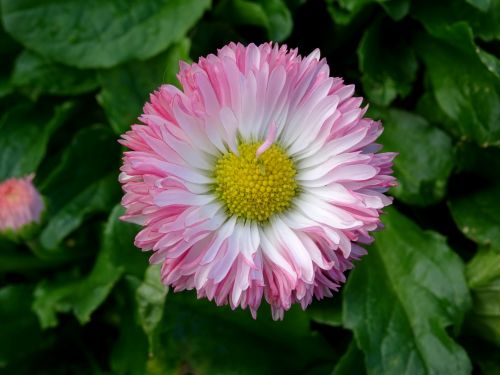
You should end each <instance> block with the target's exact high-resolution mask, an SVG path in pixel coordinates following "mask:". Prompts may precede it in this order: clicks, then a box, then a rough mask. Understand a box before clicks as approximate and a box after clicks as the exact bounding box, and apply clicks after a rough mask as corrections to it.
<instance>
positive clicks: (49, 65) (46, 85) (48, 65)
mask: <svg viewBox="0 0 500 375" xmlns="http://www.w3.org/2000/svg"><path fill="white" fill-rule="evenodd" d="M11 81H12V84H13V85H14V86H16V87H20V88H21V89H22V91H23V92H25V93H26V94H27V95H29V96H30V97H31V98H33V99H36V98H37V97H38V96H39V95H40V94H51V95H78V94H83V93H86V92H89V91H92V90H94V89H96V88H97V77H96V74H95V72H94V71H90V70H78V69H75V68H70V67H67V66H64V65H62V64H57V63H53V62H51V61H50V60H48V59H47V58H44V57H42V56H40V55H38V54H36V53H34V52H31V51H28V50H25V51H23V53H21V54H20V55H19V56H18V57H17V59H16V62H15V65H14V71H13V72H12V78H11Z"/></svg>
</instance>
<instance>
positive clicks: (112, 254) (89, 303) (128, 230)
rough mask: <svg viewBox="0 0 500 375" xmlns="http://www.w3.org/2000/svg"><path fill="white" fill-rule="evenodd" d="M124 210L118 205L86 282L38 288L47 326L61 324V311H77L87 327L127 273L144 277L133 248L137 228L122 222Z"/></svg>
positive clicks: (43, 284) (40, 310) (37, 299)
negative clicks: (94, 313)
mask: <svg viewBox="0 0 500 375" xmlns="http://www.w3.org/2000/svg"><path fill="white" fill-rule="evenodd" d="M122 214H123V209H122V208H121V207H120V206H116V207H115V208H114V209H113V211H112V212H111V215H110V217H109V219H108V222H107V224H106V227H105V229H104V235H103V238H104V239H103V245H102V248H101V250H100V252H99V254H98V257H97V259H96V262H95V264H94V267H93V268H92V271H91V272H90V273H89V274H88V275H87V276H86V277H85V278H83V279H81V278H78V277H66V278H65V279H63V280H54V281H42V282H41V283H40V284H39V285H38V286H37V288H36V291H35V301H34V305H33V307H34V309H35V311H36V313H37V315H38V317H39V319H40V322H41V324H42V326H43V327H53V326H55V325H57V316H56V314H57V312H69V311H73V312H74V314H75V315H76V317H77V318H78V320H79V321H80V322H81V323H82V324H83V323H87V322H88V321H89V320H90V316H91V314H92V313H93V312H94V311H95V310H96V309H97V308H98V307H99V306H100V305H101V304H102V303H103V302H104V301H105V300H106V298H107V297H108V295H109V293H110V292H111V289H112V288H113V286H114V285H115V284H116V282H117V281H118V280H119V279H120V277H121V276H122V275H123V273H125V272H127V273H131V274H134V275H141V274H142V273H144V270H145V268H146V265H147V261H146V259H144V255H143V254H141V252H140V251H139V250H138V249H137V248H135V246H134V245H133V240H134V237H135V235H136V233H137V226H135V225H133V224H128V223H124V222H121V221H120V220H119V217H120V216H121V215H122Z"/></svg>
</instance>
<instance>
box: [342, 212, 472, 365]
mask: <svg viewBox="0 0 500 375" xmlns="http://www.w3.org/2000/svg"><path fill="white" fill-rule="evenodd" d="M384 224H385V229H384V231H383V232H381V233H378V234H377V236H376V241H375V244H376V245H375V246H374V247H373V248H372V249H371V251H370V252H369V255H368V256H366V257H365V258H364V259H363V260H362V261H361V262H360V264H359V265H358V266H357V268H356V269H355V270H354V271H353V272H352V273H351V275H350V276H349V280H348V282H347V285H346V288H345V290H344V293H343V297H344V306H343V307H344V309H343V318H344V324H345V326H346V327H347V328H350V329H352V330H353V331H354V336H355V337H356V341H357V343H358V345H359V347H360V348H361V350H362V351H363V352H364V354H365V362H366V367H367V370H368V373H370V374H426V373H429V372H431V373H453V374H469V373H470V371H471V365H470V363H469V359H468V358H467V355H466V353H465V351H464V350H463V349H462V348H461V347H460V346H459V345H457V344H456V343H455V342H454V341H453V340H452V339H451V338H450V337H449V336H448V334H447V333H446V330H445V328H446V327H447V326H450V325H451V326H453V327H454V328H455V330H456V329H457V328H458V327H459V326H460V324H461V321H462V319H463V316H464V313H465V311H466V310H467V309H468V307H469V306H470V299H469V294H468V290H467V285H466V283H465V277H464V274H463V265H462V263H461V261H460V259H459V258H458V256H457V255H456V254H454V253H453V252H452V251H451V250H450V249H449V248H448V246H447V245H446V242H445V239H444V238H443V237H442V236H440V235H439V234H437V233H435V232H431V231H422V230H421V229H420V228H419V227H418V226H417V225H415V224H414V223H413V222H412V221H411V220H409V219H407V218H406V217H404V216H403V215H401V214H399V213H398V212H397V211H395V210H394V209H390V210H388V214H387V216H386V217H385V220H384Z"/></svg>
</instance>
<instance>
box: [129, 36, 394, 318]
mask: <svg viewBox="0 0 500 375" xmlns="http://www.w3.org/2000/svg"><path fill="white" fill-rule="evenodd" d="M178 78H179V80H180V82H181V84H182V90H179V89H177V88H176V87H174V86H172V85H163V86H161V87H160V88H159V89H158V91H156V92H154V93H153V94H152V95H151V99H150V102H149V103H147V104H146V105H145V106H144V114H143V115H142V116H141V117H140V120H141V122H142V123H143V125H133V126H132V130H130V131H129V132H127V133H126V134H124V135H123V137H122V140H121V143H122V144H123V145H125V146H127V147H128V148H129V149H130V150H131V151H127V152H125V156H124V164H123V167H122V168H121V170H122V173H121V175H120V181H121V182H122V184H123V189H124V191H125V196H124V197H123V201H122V203H123V205H124V206H125V207H126V214H125V215H124V216H123V219H124V220H127V221H130V222H135V223H138V224H140V225H142V226H143V227H144V228H143V229H142V230H141V232H140V233H139V234H138V235H137V237H136V239H135V244H136V245H137V246H138V247H140V248H142V249H143V250H152V251H153V252H154V253H153V255H152V257H151V262H152V263H162V280H163V282H164V283H165V284H166V285H170V286H172V287H173V288H174V290H175V291H180V290H185V289H193V288H194V289H196V290H197V293H198V296H199V297H207V298H208V299H210V300H215V302H216V303H217V304H218V305H222V304H227V303H229V304H230V306H231V307H232V308H236V307H237V306H241V307H242V308H246V307H248V308H249V309H250V311H251V312H252V315H253V316H254V317H255V316H256V312H257V309H258V308H259V305H260V304H261V300H262V298H263V297H264V298H265V300H266V301H267V302H268V303H269V304H270V306H271V309H272V312H273V317H274V319H281V318H283V314H284V311H285V310H288V309H289V308H290V306H291V305H292V303H295V302H298V303H300V304H301V305H302V307H303V308H305V307H306V306H307V305H309V304H310V303H311V301H312V299H313V296H314V297H316V298H317V299H321V298H323V297H325V296H332V291H336V290H337V289H338V288H339V286H340V284H341V283H343V282H344V281H345V276H344V271H346V270H347V269H350V268H351V267H352V260H353V259H357V258H359V257H360V256H362V255H363V254H365V250H364V249H363V248H362V247H361V246H360V245H359V244H363V243H365V244H366V243H369V242H370V241H372V237H371V236H370V234H369V233H370V232H371V231H373V230H376V229H378V228H380V226H381V224H380V218H379V216H380V214H381V210H382V208H383V207H384V206H387V205H388V204H390V203H391V198H389V197H387V196H385V195H384V193H385V192H386V191H387V190H388V188H389V187H391V186H394V184H395V179H394V177H392V176H391V173H392V170H391V167H392V159H393V158H394V156H395V155H394V154H393V153H377V151H379V149H380V145H377V144H375V143H374V141H375V140H376V139H377V138H378V136H379V135H380V134H381V132H382V126H381V124H380V122H378V121H373V120H371V119H369V118H365V117H364V115H365V112H366V107H365V108H362V107H361V104H362V98H359V97H355V96H353V95H354V86H353V85H345V84H344V82H343V80H342V79H341V78H333V77H330V70H329V67H328V65H327V63H326V61H325V59H324V58H323V59H320V54H319V51H318V50H316V51H314V52H312V53H311V54H310V55H308V56H307V57H301V56H299V55H298V54H297V50H288V49H287V47H286V46H281V47H280V46H278V45H276V44H274V45H273V44H271V43H266V44H263V45H260V46H256V45H254V44H250V45H248V46H243V45H241V44H234V43H231V44H229V45H227V46H225V47H223V48H222V49H220V50H219V51H218V53H217V55H209V56H207V57H206V58H201V59H200V60H199V61H198V63H194V64H192V65H188V64H186V63H183V62H181V67H180V72H179V75H178Z"/></svg>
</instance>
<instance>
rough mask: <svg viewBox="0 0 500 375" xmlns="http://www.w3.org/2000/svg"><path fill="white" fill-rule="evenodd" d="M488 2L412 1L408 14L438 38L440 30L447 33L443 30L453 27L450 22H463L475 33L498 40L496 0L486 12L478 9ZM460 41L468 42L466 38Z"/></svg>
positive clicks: (499, 22)
mask: <svg viewBox="0 0 500 375" xmlns="http://www.w3.org/2000/svg"><path fill="white" fill-rule="evenodd" d="M488 2H489V0H467V1H463V0H462V1H456V0H440V1H433V0H418V1H414V2H413V3H412V9H411V14H412V16H413V17H415V18H416V19H418V20H419V21H420V22H422V24H423V25H424V26H425V28H426V29H427V31H428V32H429V33H430V34H432V35H433V36H435V37H438V38H439V37H440V35H439V34H441V33H442V32H443V31H444V32H445V33H447V32H446V30H447V29H449V28H450V27H451V28H453V24H455V23H457V22H460V21H464V22H466V23H467V24H468V26H470V27H471V28H472V30H473V31H474V35H475V36H478V37H480V38H481V39H483V40H487V41H493V40H498V39H500V1H497V0H495V1H493V2H492V3H491V4H490V6H489V8H488V10H487V11H483V10H482V9H480V8H481V7H483V8H484V7H485V6H486V3H488ZM467 3H470V4H467ZM472 3H473V4H472ZM450 36H451V37H452V38H454V37H456V38H457V39H460V37H459V35H455V36H453V33H450V34H449V35H448V37H450ZM445 38H446V37H445ZM463 41H464V42H465V44H468V41H467V39H464V40H463Z"/></svg>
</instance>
